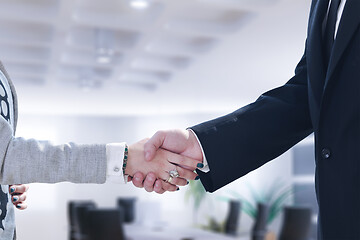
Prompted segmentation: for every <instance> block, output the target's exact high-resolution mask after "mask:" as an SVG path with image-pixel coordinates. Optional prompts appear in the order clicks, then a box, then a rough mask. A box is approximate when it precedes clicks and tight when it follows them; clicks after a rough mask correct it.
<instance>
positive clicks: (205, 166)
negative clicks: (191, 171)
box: [188, 128, 210, 173]
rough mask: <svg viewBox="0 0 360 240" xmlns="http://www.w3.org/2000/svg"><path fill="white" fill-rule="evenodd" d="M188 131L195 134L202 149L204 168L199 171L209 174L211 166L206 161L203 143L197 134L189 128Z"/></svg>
mask: <svg viewBox="0 0 360 240" xmlns="http://www.w3.org/2000/svg"><path fill="white" fill-rule="evenodd" d="M188 130H189V131H191V132H192V133H193V134H194V136H195V137H196V140H197V141H198V143H199V146H200V148H201V152H202V157H203V164H204V167H202V168H198V169H199V170H200V171H202V172H204V173H207V172H209V171H210V168H209V164H208V162H207V160H206V156H205V153H204V149H203V147H202V145H201V142H200V141H199V138H198V136H197V135H196V133H195V132H194V131H193V130H192V129H190V128H188Z"/></svg>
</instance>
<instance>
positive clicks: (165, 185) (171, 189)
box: [162, 181, 179, 192]
mask: <svg viewBox="0 0 360 240" xmlns="http://www.w3.org/2000/svg"><path fill="white" fill-rule="evenodd" d="M162 188H163V189H164V190H165V191H168V192H175V191H177V190H178V189H179V187H178V186H175V185H172V184H170V183H168V182H165V181H163V182H162Z"/></svg>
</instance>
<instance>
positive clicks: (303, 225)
mask: <svg viewBox="0 0 360 240" xmlns="http://www.w3.org/2000/svg"><path fill="white" fill-rule="evenodd" d="M311 224H312V211H311V208H310V207H285V208H284V216H283V224H282V228H281V231H280V235H279V240H308V239H309V236H310V230H311Z"/></svg>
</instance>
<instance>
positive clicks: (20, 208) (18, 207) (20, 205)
mask: <svg viewBox="0 0 360 240" xmlns="http://www.w3.org/2000/svg"><path fill="white" fill-rule="evenodd" d="M16 208H17V209H19V210H25V209H27V204H26V203H18V204H16Z"/></svg>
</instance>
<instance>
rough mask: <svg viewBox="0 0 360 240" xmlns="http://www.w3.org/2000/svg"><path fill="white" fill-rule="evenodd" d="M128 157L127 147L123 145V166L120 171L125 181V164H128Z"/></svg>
mask: <svg viewBox="0 0 360 240" xmlns="http://www.w3.org/2000/svg"><path fill="white" fill-rule="evenodd" d="M128 156H129V146H128V145H127V144H126V143H125V148H124V158H123V165H122V171H123V174H124V178H125V179H127V178H128V177H127V175H128V174H126V167H127V163H128Z"/></svg>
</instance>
